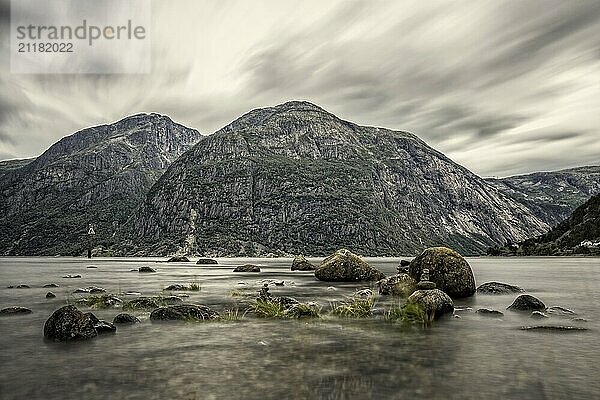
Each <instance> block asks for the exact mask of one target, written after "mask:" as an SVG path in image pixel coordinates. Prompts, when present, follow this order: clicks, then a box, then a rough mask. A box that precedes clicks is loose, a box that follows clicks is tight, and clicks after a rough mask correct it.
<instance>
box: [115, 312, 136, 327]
mask: <svg viewBox="0 0 600 400" xmlns="http://www.w3.org/2000/svg"><path fill="white" fill-rule="evenodd" d="M140 322H141V321H140V320H139V318H138V317H136V316H134V315H131V314H127V313H121V314H118V315H117V316H116V317H115V318H114V319H113V324H139V323H140Z"/></svg>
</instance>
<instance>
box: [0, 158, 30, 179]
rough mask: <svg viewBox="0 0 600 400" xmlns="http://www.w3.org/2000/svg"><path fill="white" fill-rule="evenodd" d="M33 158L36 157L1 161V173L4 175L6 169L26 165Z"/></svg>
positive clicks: (10, 169) (9, 169)
mask: <svg viewBox="0 0 600 400" xmlns="http://www.w3.org/2000/svg"><path fill="white" fill-rule="evenodd" d="M33 160H34V158H22V159H18V160H4V161H0V175H2V174H3V173H4V172H6V171H12V170H13V169H17V168H20V167H22V166H24V165H27V164H29V163H30V162H31V161H33Z"/></svg>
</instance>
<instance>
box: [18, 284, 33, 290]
mask: <svg viewBox="0 0 600 400" xmlns="http://www.w3.org/2000/svg"><path fill="white" fill-rule="evenodd" d="M16 288H17V289H31V286H29V285H23V284H22V285H17V287H16Z"/></svg>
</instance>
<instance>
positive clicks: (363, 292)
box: [354, 289, 373, 297]
mask: <svg viewBox="0 0 600 400" xmlns="http://www.w3.org/2000/svg"><path fill="white" fill-rule="evenodd" d="M354 297H373V291H372V290H371V289H361V290H358V291H357V292H356V293H354Z"/></svg>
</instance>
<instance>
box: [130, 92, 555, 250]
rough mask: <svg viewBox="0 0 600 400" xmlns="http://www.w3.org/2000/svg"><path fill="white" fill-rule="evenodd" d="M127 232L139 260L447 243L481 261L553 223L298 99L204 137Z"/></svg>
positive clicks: (409, 141) (428, 153)
mask: <svg viewBox="0 0 600 400" xmlns="http://www.w3.org/2000/svg"><path fill="white" fill-rule="evenodd" d="M128 229H130V236H131V237H132V238H135V239H134V240H133V242H132V243H130V247H129V250H128V251H129V252H130V254H138V255H142V254H167V253H171V252H175V251H181V252H184V253H200V254H206V255H264V254H268V253H278V254H285V253H293V254H299V253H303V254H307V255H324V254H328V253H330V252H332V251H333V250H336V249H338V248H341V247H348V248H352V249H353V250H354V251H357V252H359V253H362V254H365V255H399V254H415V253H417V252H418V251H420V250H422V249H423V248H425V247H428V246H433V245H441V244H443V245H447V246H450V247H453V248H455V249H457V250H458V251H460V252H462V253H463V254H480V253H482V252H484V251H485V249H486V248H487V247H489V246H491V245H494V244H500V243H505V242H506V241H517V240H522V239H524V238H526V237H529V236H530V235H531V234H532V233H533V234H541V233H542V232H544V231H546V230H547V229H548V225H547V224H546V223H544V222H543V221H542V220H540V218H538V217H537V216H535V215H534V214H533V213H532V212H531V211H530V210H529V209H528V208H527V207H526V206H525V205H523V204H521V203H520V202H517V201H515V200H513V199H511V198H510V197H508V196H506V195H505V194H503V193H502V192H501V191H499V190H498V189H497V188H496V187H495V186H494V185H492V184H490V183H488V182H486V181H485V180H483V179H482V178H480V177H478V176H477V175H475V174H473V173H472V172H470V171H469V170H467V169H466V168H464V167H462V166H460V165H458V164H456V163H454V162H453V161H452V160H450V159H448V158H447V157H446V156H444V155H443V154H442V153H440V152H438V151H436V150H434V149H432V148H431V147H429V146H428V145H427V144H425V143H424V142H423V141H422V140H420V139H419V138H418V137H416V136H415V135H413V134H411V133H408V132H402V131H393V130H389V129H384V128H376V127H366V126H359V125H356V124H354V123H351V122H348V121H344V120H341V119H339V118H337V117H336V116H335V115H333V114H330V113H328V112H327V111H325V110H323V109H322V108H320V107H318V106H316V105H314V104H311V103H307V102H288V103H285V104H282V105H279V106H276V107H269V108H261V109H256V110H253V111H250V112H249V113H247V114H245V115H243V116H242V117H240V118H238V119H237V120H235V121H234V122H232V123H230V124H229V125H227V126H226V127H224V128H222V129H221V130H219V131H217V132H216V133H214V134H212V135H210V136H207V137H205V138H203V139H202V140H201V141H200V142H198V144H196V145H195V146H194V147H193V148H192V149H190V150H189V151H187V152H186V153H185V154H183V155H182V156H181V157H180V158H179V159H178V160H177V161H175V162H174V163H173V164H172V165H171V166H170V167H169V168H168V169H167V171H166V172H165V174H164V175H163V176H162V177H161V178H160V179H159V180H158V182H157V183H156V184H155V185H154V186H153V187H152V189H151V190H150V191H149V193H148V196H147V198H146V200H145V201H144V203H143V204H142V206H141V207H140V209H139V211H138V213H137V214H136V215H135V218H133V219H132V220H131V222H130V225H129V227H128Z"/></svg>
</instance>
